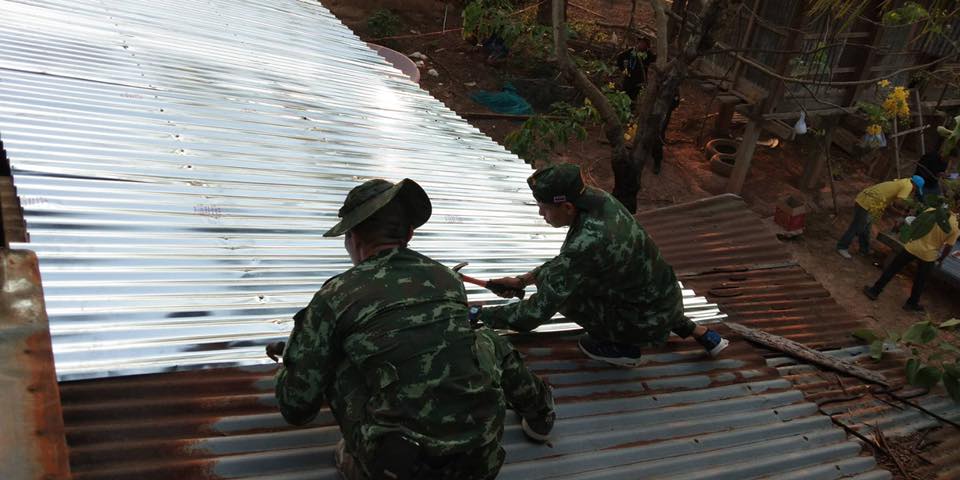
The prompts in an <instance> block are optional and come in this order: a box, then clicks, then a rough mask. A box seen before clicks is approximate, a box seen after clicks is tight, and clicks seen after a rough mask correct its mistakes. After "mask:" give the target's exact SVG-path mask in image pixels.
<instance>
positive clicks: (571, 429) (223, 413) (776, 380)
mask: <svg viewBox="0 0 960 480" xmlns="http://www.w3.org/2000/svg"><path fill="white" fill-rule="evenodd" d="M514 340H515V343H516V344H518V346H519V348H520V349H521V350H522V351H523V352H525V354H526V356H527V362H528V365H529V366H530V367H531V368H532V369H534V370H535V371H537V372H538V373H539V374H540V375H542V376H544V378H545V379H546V381H547V382H549V383H550V384H551V385H553V387H554V389H555V395H556V397H557V399H558V403H559V406H558V412H559V420H558V423H557V426H556V439H555V440H554V442H553V447H552V448H551V447H547V446H539V445H534V444H531V443H528V442H526V441H525V440H524V439H523V435H522V433H521V432H520V429H519V425H518V424H517V422H516V420H515V419H513V418H510V420H508V422H509V423H508V426H507V429H506V432H505V435H504V444H505V445H504V446H505V449H506V450H507V462H508V463H507V465H505V466H504V468H503V470H502V473H501V475H500V477H499V478H504V479H510V478H516V479H531V478H629V479H635V478H674V479H679V478H684V479H694V478H711V479H719V478H726V479H747V478H762V477H768V476H772V477H775V478H804V479H809V478H840V477H842V476H849V477H851V478H860V479H883V478H889V474H888V473H887V472H885V471H882V470H879V469H877V467H876V466H875V463H874V460H873V459H872V458H871V457H869V456H863V455H862V453H861V448H860V445H859V444H857V443H855V442H851V441H849V440H847V438H846V436H845V434H844V433H843V432H842V430H840V429H838V428H836V427H835V426H834V425H833V424H832V423H831V422H830V420H829V419H828V418H827V417H825V416H823V415H821V414H820V413H819V412H818V411H817V407H816V405H814V404H812V403H810V402H807V401H805V400H804V399H803V395H802V394H801V393H800V391H799V390H797V389H795V388H793V386H792V384H791V383H790V382H789V381H787V380H785V379H782V378H780V377H779V375H778V374H777V371H776V370H775V369H773V368H770V367H768V366H767V365H766V364H765V362H764V360H763V359H762V357H760V356H759V355H758V353H757V351H756V350H755V349H753V348H752V347H751V346H750V345H748V344H746V343H744V342H740V343H737V344H735V345H734V346H733V347H731V349H730V350H731V351H730V352H729V354H727V355H725V356H724V357H723V358H721V359H717V360H710V359H708V358H704V355H703V352H702V350H700V348H699V347H698V346H696V344H695V343H693V342H688V341H680V340H679V339H672V340H671V342H670V343H669V344H668V346H667V347H666V348H664V349H661V350H658V351H656V352H651V353H650V354H649V355H647V363H646V364H645V365H644V366H642V367H640V368H636V369H617V368H609V367H607V366H605V365H603V364H601V363H598V362H594V361H591V360H588V359H585V358H584V357H583V356H582V354H581V353H580V352H579V351H578V350H577V349H576V346H575V341H574V339H573V338H571V337H557V336H544V335H539V336H535V337H530V336H527V337H514ZM271 373H272V370H268V369H265V368H264V367H254V368H247V369H229V370H210V371H201V372H182V373H172V374H163V375H149V376H143V377H126V378H117V379H100V380H92V381H79V382H66V383H63V384H61V391H62V396H63V402H64V418H65V421H66V423H67V438H68V441H69V442H70V445H71V454H72V463H71V465H72V468H73V472H74V476H75V478H76V479H77V480H84V479H104V478H109V479H138V480H144V479H152V478H164V479H165V478H206V477H212V478H244V479H247V478H267V477H269V478H283V479H295V478H330V479H333V478H336V474H335V471H334V469H333V466H332V450H333V445H334V443H335V442H336V441H337V440H338V438H339V433H338V431H337V428H336V426H335V425H334V424H333V419H332V418H331V416H330V415H329V412H327V413H324V414H321V415H320V417H319V419H318V420H317V421H316V422H314V424H312V425H310V426H309V427H307V428H305V429H297V428H292V427H289V426H286V425H284V422H283V420H282V418H281V417H280V415H279V414H278V413H277V412H276V408H275V406H274V400H273V395H272V390H271V387H272V380H271V377H270V374H271ZM845 478H846V477H845Z"/></svg>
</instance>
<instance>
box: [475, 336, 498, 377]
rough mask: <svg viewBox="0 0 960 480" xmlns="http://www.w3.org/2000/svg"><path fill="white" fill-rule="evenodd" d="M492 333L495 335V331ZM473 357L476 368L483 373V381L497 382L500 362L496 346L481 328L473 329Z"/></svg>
mask: <svg viewBox="0 0 960 480" xmlns="http://www.w3.org/2000/svg"><path fill="white" fill-rule="evenodd" d="M493 335H496V334H495V333H494V334H493ZM474 337H475V341H474V342H473V347H472V350H473V358H474V359H475V360H476V362H477V368H478V369H479V370H480V373H482V374H483V376H484V380H485V383H493V384H499V383H500V382H499V381H496V380H497V379H499V378H500V371H499V368H500V362H499V361H498V359H497V348H496V345H494V343H493V341H492V339H490V338H489V337H488V336H487V335H486V334H484V333H483V329H480V330H475V331H474Z"/></svg>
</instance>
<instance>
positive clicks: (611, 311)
mask: <svg viewBox="0 0 960 480" xmlns="http://www.w3.org/2000/svg"><path fill="white" fill-rule="evenodd" d="M657 307H658V308H655V309H648V310H645V311H644V310H639V309H638V308H637V307H636V305H627V304H617V303H615V302H611V301H610V300H609V299H605V298H595V297H586V298H571V299H570V300H568V301H567V303H566V304H565V305H564V306H563V307H562V308H561V309H560V313H561V314H563V316H564V317H566V318H567V320H570V321H571V322H574V323H576V324H577V325H580V326H581V327H583V328H584V330H586V331H587V333H589V334H590V336H592V337H594V338H598V339H602V340H608V341H613V342H618V343H627V344H631V345H638V346H660V345H663V344H664V343H666V342H667V338H668V337H669V336H670V332H673V333H676V334H677V335H678V336H679V337H680V338H687V337H689V336H690V335H691V334H693V330H694V328H696V326H697V324H695V323H693V322H692V321H691V320H690V319H689V318H687V317H686V316H684V314H683V292H682V291H681V290H680V288H675V289H672V291H671V292H669V293H668V295H667V297H666V298H665V299H664V300H663V301H661V302H659V305H658V306H657Z"/></svg>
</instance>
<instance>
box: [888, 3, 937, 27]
mask: <svg viewBox="0 0 960 480" xmlns="http://www.w3.org/2000/svg"><path fill="white" fill-rule="evenodd" d="M928 18H930V14H929V13H928V12H927V9H925V8H923V7H922V6H921V5H920V4H918V3H917V2H907V3H904V4H903V6H902V7H900V8H895V9H893V10H889V11H887V13H884V14H883V24H884V25H889V26H898V25H907V24H910V23H916V22H919V21H921V20H926V19H928Z"/></svg>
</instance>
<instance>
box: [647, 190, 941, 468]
mask: <svg viewBox="0 0 960 480" xmlns="http://www.w3.org/2000/svg"><path fill="white" fill-rule="evenodd" d="M638 218H640V220H641V223H643V224H644V225H645V226H646V227H647V229H648V231H650V232H651V235H652V236H653V237H654V238H655V239H656V241H657V244H658V245H659V246H660V247H661V251H662V252H663V253H664V256H665V257H666V259H667V260H668V261H669V262H671V263H672V264H674V265H675V266H676V269H677V273H678V276H679V277H680V278H681V280H682V282H683V283H684V285H686V286H687V287H689V288H692V289H693V290H694V291H696V292H698V293H700V294H702V295H705V296H706V297H707V299H708V300H710V301H713V302H716V303H717V304H718V305H720V307H721V310H723V312H724V313H726V314H727V315H729V317H730V319H731V320H733V321H736V322H738V323H741V324H743V325H746V326H749V327H751V328H756V329H760V330H764V331H766V332H769V333H773V334H776V335H781V336H784V337H787V338H790V339H792V340H794V341H797V342H800V343H803V344H805V345H807V346H809V347H811V348H817V349H820V350H825V351H828V352H830V353H831V354H832V355H836V356H838V357H842V358H845V359H847V360H849V361H855V362H858V363H860V364H861V365H862V366H865V367H867V368H871V369H874V370H878V371H881V372H883V373H884V374H885V375H886V376H887V378H889V379H892V380H893V381H894V382H896V383H898V384H900V385H903V384H904V383H905V378H904V374H903V365H904V361H905V359H904V357H903V355H902V354H898V353H897V352H889V354H888V355H886V356H885V358H884V359H883V360H882V361H881V362H874V361H872V360H870V359H869V355H868V352H867V348H866V347H865V346H863V345H860V344H859V342H858V341H857V340H855V339H854V338H853V337H852V336H851V335H850V333H851V332H852V331H854V330H856V329H858V328H864V327H866V324H865V322H864V321H863V320H861V319H860V318H858V317H855V316H854V315H852V314H851V313H850V312H849V311H848V310H846V309H845V308H843V307H842V306H841V305H839V304H838V303H837V302H836V300H835V299H834V298H833V297H832V296H831V295H830V292H829V291H827V290H826V289H825V288H824V287H823V285H821V284H820V282H818V281H817V279H816V278H814V277H813V276H812V275H810V274H809V273H808V272H807V271H806V270H804V269H803V267H802V266H800V265H799V264H797V263H796V261H795V260H793V259H792V258H791V257H790V255H789V253H788V252H787V250H786V249H785V248H784V247H783V246H782V245H781V244H780V242H778V241H777V240H776V238H775V236H774V235H773V234H772V233H771V232H770V231H769V230H768V229H767V228H766V227H765V226H764V225H763V223H762V221H761V219H760V217H759V216H758V215H757V214H755V213H753V212H752V211H751V210H750V209H749V208H748V207H747V205H746V204H745V203H744V202H743V200H742V199H740V198H739V197H737V196H734V195H720V196H716V197H711V198H708V199H704V200H700V201H697V202H690V203H687V204H683V205H677V206H674V207H668V208H664V209H660V210H654V211H651V212H646V213H643V214H641V215H639V216H638ZM701 252H702V253H701ZM718 258H722V259H725V261H726V262H728V263H726V264H725V263H724V261H718V260H717V259H718ZM765 356H766V357H767V358H768V363H769V364H770V365H771V366H773V367H775V368H777V369H778V370H779V371H780V372H781V374H782V375H783V378H786V379H789V380H791V381H792V382H793V383H794V384H795V385H796V386H797V387H798V388H800V389H801V390H803V392H804V394H805V395H806V398H807V399H808V400H810V401H813V402H816V403H818V404H820V405H822V408H823V411H824V414H827V415H830V416H832V417H833V418H834V419H835V420H837V421H839V422H842V423H843V424H844V425H846V426H847V427H849V428H852V429H854V430H857V431H860V432H862V433H864V434H866V435H868V436H869V435H872V432H873V431H874V430H875V429H877V428H879V429H880V430H881V431H882V432H883V433H884V434H885V435H887V436H889V437H897V436H904V435H908V434H911V433H914V432H918V431H922V430H926V429H929V428H932V427H943V430H944V432H946V433H941V434H937V435H934V436H933V437H937V436H941V435H943V436H949V435H951V434H952V435H956V434H957V431H956V427H955V426H951V425H950V424H949V422H953V423H954V424H956V423H960V405H958V404H957V403H955V402H953V401H952V400H950V399H949V398H947V397H946V396H945V395H944V392H943V391H942V390H935V391H934V392H932V393H927V392H925V391H923V390H920V389H917V388H913V387H909V386H906V387H904V388H902V389H895V390H894V391H892V392H889V393H887V392H885V391H883V390H881V389H879V388H877V387H876V386H871V385H866V384H864V382H862V381H860V380H859V379H856V378H853V377H849V376H840V375H837V374H835V373H832V372H824V371H822V370H820V369H818V368H816V367H813V366H810V365H803V364H800V365H798V364H797V363H796V361H795V360H793V359H791V358H787V357H783V356H781V355H780V354H777V353H774V352H768V353H767V354H765ZM907 402H909V403H907ZM917 407H920V408H917ZM923 410H926V412H925V411H923ZM937 417H940V418H937ZM951 432H952V433H951ZM927 445H928V449H927V450H926V451H924V452H922V453H920V452H918V453H917V454H918V455H921V456H924V457H925V458H929V459H930V464H929V465H928V466H927V467H926V470H929V472H930V473H931V476H935V478H943V479H948V478H958V477H957V476H956V475H957V472H958V471H960V456H957V455H956V454H955V447H956V442H954V441H943V442H936V441H931V442H929V443H928V444H927Z"/></svg>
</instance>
